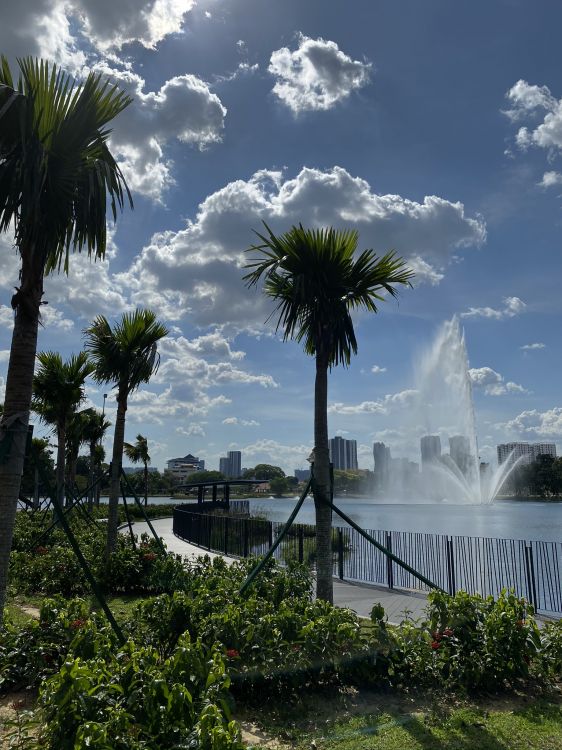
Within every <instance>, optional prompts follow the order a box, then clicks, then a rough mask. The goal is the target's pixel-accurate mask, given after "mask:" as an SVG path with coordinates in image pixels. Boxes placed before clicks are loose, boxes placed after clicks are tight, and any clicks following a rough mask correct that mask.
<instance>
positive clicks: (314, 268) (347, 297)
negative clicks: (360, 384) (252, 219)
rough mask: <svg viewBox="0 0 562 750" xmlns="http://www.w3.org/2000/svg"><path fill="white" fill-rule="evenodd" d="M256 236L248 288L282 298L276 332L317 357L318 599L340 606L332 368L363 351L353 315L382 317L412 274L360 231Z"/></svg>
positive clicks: (296, 231) (300, 229) (297, 230)
mask: <svg viewBox="0 0 562 750" xmlns="http://www.w3.org/2000/svg"><path fill="white" fill-rule="evenodd" d="M265 228H266V231H267V234H266V235H261V234H259V233H257V232H256V234H257V235H258V237H259V239H260V240H261V243H260V244H257V245H252V247H250V251H256V252H258V253H260V257H259V258H256V259H254V260H253V261H252V262H250V263H249V264H247V266H246V267H247V268H250V269H252V270H251V271H250V272H249V273H248V274H247V275H246V276H245V277H244V278H245V279H246V281H247V284H248V286H253V285H255V284H257V283H258V281H259V280H260V279H262V278H263V280H264V292H265V294H267V295H268V296H270V297H272V298H273V299H275V300H276V301H277V303H278V304H277V308H276V312H277V313H278V319H277V330H279V329H281V330H282V331H283V340H285V341H286V340H287V339H295V340H296V341H299V342H300V341H302V342H303V344H304V350H305V352H306V353H307V354H310V355H311V356H314V357H315V358H316V381H315V390H314V478H315V481H314V505H315V512H316V545H317V571H316V572H317V584H316V587H317V588H316V593H317V596H318V598H320V599H325V600H326V601H329V602H331V601H333V583H332V528H331V526H332V511H331V509H330V507H329V506H328V505H326V503H325V501H326V500H329V498H330V459H329V447H328V409H327V407H328V369H331V368H332V367H333V366H334V365H338V364H342V365H344V367H345V366H348V365H349V364H350V362H351V355H352V354H356V353H357V340H356V338H355V331H354V329H353V321H352V318H351V312H352V311H353V310H354V309H358V308H364V309H366V310H368V311H370V312H375V313H376V312H377V304H378V303H379V302H382V301H384V299H385V297H384V294H387V295H390V296H393V297H394V296H396V293H397V290H396V288H395V285H397V284H405V285H410V280H411V279H412V277H413V273H412V272H411V271H410V270H408V269H407V268H406V267H405V264H404V261H403V260H402V259H401V258H399V257H397V256H396V255H395V254H394V253H393V252H389V253H387V254H386V255H384V256H383V257H381V258H378V257H377V256H376V255H375V253H374V252H373V250H364V251H363V252H361V253H360V254H359V255H358V256H357V257H355V253H356V250H357V241H358V234H357V232H356V231H353V230H343V231H337V230H334V229H331V228H330V229H304V228H303V227H302V225H299V226H298V227H292V228H291V229H290V230H289V231H288V232H286V233H285V234H282V235H280V236H276V235H274V234H273V232H272V231H271V229H270V228H269V227H268V226H267V224H265Z"/></svg>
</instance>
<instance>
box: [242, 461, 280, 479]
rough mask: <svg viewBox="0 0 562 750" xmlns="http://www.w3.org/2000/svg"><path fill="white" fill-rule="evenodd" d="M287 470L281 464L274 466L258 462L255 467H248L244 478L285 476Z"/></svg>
mask: <svg viewBox="0 0 562 750" xmlns="http://www.w3.org/2000/svg"><path fill="white" fill-rule="evenodd" d="M284 476H285V472H284V471H283V469H282V468H281V467H280V466H272V465H271V464H257V465H256V466H254V468H253V469H246V471H245V472H244V475H243V478H244V479H275V478H283V477H284Z"/></svg>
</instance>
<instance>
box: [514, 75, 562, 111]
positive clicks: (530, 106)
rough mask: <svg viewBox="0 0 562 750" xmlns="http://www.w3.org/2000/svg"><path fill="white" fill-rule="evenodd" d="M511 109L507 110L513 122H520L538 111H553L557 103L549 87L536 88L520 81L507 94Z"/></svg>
mask: <svg viewBox="0 0 562 750" xmlns="http://www.w3.org/2000/svg"><path fill="white" fill-rule="evenodd" d="M506 98H507V100H508V101H509V104H510V106H511V109H508V110H505V111H504V114H506V115H507V116H508V117H509V118H510V119H511V120H519V119H521V118H522V117H525V116H527V115H529V114H533V113H535V112H536V111H537V110H553V109H554V108H555V107H556V105H557V101H556V99H555V98H554V97H553V96H552V94H551V93H550V89H549V88H548V86H535V85H531V84H529V83H527V81H523V80H522V79H520V80H519V81H517V83H516V84H515V85H514V86H512V87H511V88H510V89H509V91H508V92H507V94H506Z"/></svg>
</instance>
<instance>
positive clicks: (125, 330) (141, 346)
mask: <svg viewBox="0 0 562 750" xmlns="http://www.w3.org/2000/svg"><path fill="white" fill-rule="evenodd" d="M84 334H85V338H86V349H87V350H88V352H89V353H90V357H91V359H92V361H93V362H94V363H95V368H96V369H95V373H94V378H95V379H96V380H97V381H98V383H114V384H115V386H116V387H117V418H116V420H115V434H114V437H113V456H112V461H111V480H110V487H109V516H108V521H107V547H106V551H107V553H108V554H109V553H110V552H113V551H114V550H115V547H116V545H117V508H118V505H119V479H120V474H121V462H122V459H123V444H124V442H125V414H126V411H127V401H128V398H129V394H130V393H132V391H134V390H136V389H137V388H138V387H139V386H140V385H141V383H148V381H149V380H150V378H151V376H152V375H153V374H154V373H155V372H156V370H157V369H158V365H159V364H160V357H159V355H158V351H157V346H156V345H157V343H158V341H159V340H160V339H161V338H164V336H166V335H167V334H168V331H167V329H166V328H165V327H164V326H163V325H162V324H161V323H159V322H158V321H157V320H156V315H155V314H154V313H153V312H152V310H136V311H135V312H134V313H125V314H124V315H123V316H122V317H121V320H120V321H119V322H117V323H116V324H115V325H114V327H113V328H112V327H111V325H110V324H109V322H108V321H107V318H105V317H104V316H103V315H98V317H97V318H96V319H95V320H94V322H93V323H92V325H91V326H90V327H89V328H87V329H86V330H85V331H84Z"/></svg>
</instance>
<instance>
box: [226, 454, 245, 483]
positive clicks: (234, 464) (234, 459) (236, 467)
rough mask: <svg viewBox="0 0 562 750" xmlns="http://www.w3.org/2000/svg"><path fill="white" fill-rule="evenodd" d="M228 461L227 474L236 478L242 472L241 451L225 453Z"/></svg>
mask: <svg viewBox="0 0 562 750" xmlns="http://www.w3.org/2000/svg"><path fill="white" fill-rule="evenodd" d="M226 455H227V457H228V461H229V469H230V473H229V476H230V477H232V479H238V477H239V476H240V475H241V474H242V453H241V452H240V451H228V453H227V454H226Z"/></svg>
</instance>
